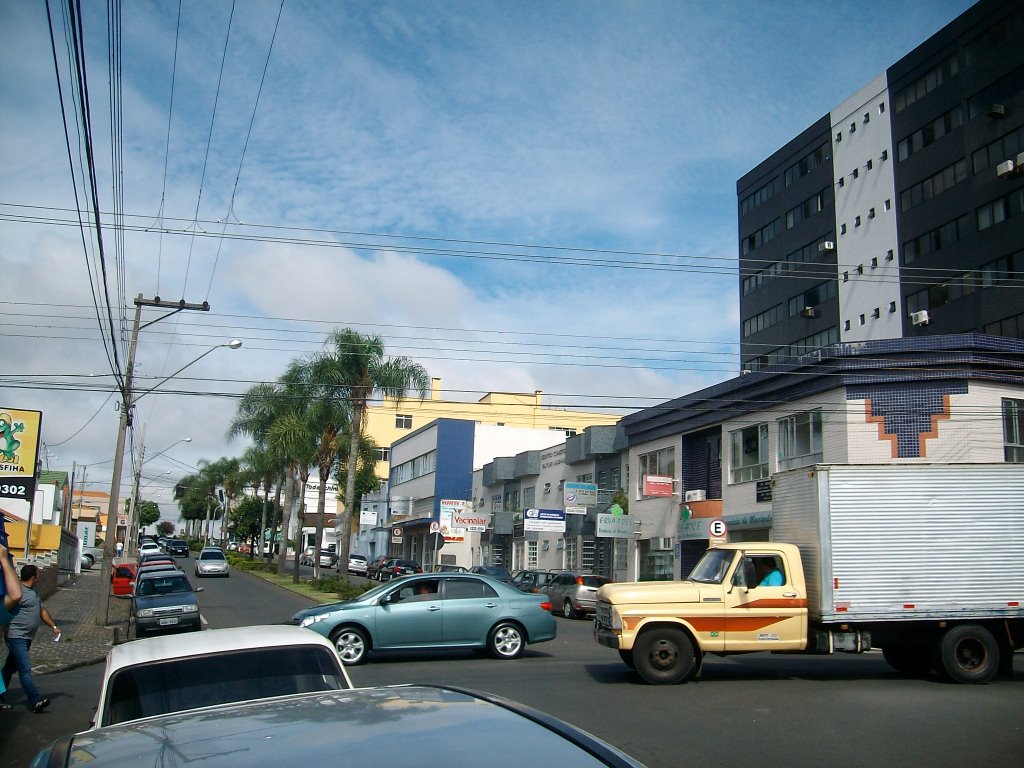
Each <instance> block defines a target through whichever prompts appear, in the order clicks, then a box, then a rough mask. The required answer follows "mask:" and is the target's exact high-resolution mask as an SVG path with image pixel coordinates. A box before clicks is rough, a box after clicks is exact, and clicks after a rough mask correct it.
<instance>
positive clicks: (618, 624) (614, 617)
mask: <svg viewBox="0 0 1024 768" xmlns="http://www.w3.org/2000/svg"><path fill="white" fill-rule="evenodd" d="M610 614H611V615H610V619H609V620H610V621H611V627H612V629H622V617H621V616H619V612H618V610H617V609H615V608H612V609H611V611H610Z"/></svg>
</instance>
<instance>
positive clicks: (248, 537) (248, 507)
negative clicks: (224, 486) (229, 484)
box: [231, 496, 264, 560]
mask: <svg viewBox="0 0 1024 768" xmlns="http://www.w3.org/2000/svg"><path fill="white" fill-rule="evenodd" d="M263 514H264V512H263V504H262V503H261V502H260V501H259V499H254V498H253V497H251V496H245V497H243V498H242V500H241V501H239V502H238V504H237V505H236V506H235V508H234V509H233V510H231V524H232V527H233V529H234V532H235V536H237V537H238V538H239V539H240V540H242V541H248V542H249V543H250V544H251V545H252V546H251V548H250V550H249V559H250V560H252V554H253V551H254V550H255V549H256V546H257V542H259V541H261V540H262V539H263V531H264V529H263V526H262V525H261V524H260V518H261V516H262V515H263Z"/></svg>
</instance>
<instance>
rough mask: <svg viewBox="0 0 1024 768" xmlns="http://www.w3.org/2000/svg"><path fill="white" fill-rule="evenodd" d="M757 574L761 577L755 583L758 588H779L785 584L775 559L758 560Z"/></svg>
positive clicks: (784, 578)
mask: <svg viewBox="0 0 1024 768" xmlns="http://www.w3.org/2000/svg"><path fill="white" fill-rule="evenodd" d="M758 573H760V575H761V580H760V581H759V582H757V586H759V587H781V586H782V585H783V584H785V583H786V577H785V576H783V575H782V570H781V569H780V568H779V564H778V563H777V562H776V560H775V558H764V557H763V558H759V559H758Z"/></svg>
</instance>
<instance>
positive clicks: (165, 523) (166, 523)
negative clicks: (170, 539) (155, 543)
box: [156, 520, 175, 536]
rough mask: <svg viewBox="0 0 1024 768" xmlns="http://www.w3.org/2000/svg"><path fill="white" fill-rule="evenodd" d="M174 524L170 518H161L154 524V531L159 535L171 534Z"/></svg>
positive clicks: (172, 533)
mask: <svg viewBox="0 0 1024 768" xmlns="http://www.w3.org/2000/svg"><path fill="white" fill-rule="evenodd" d="M174 530H175V526H174V523H172V522H171V521H170V520H161V521H160V522H159V523H157V524H156V532H157V534H158V535H160V536H173V535H174Z"/></svg>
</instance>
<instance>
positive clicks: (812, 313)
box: [800, 307, 818, 320]
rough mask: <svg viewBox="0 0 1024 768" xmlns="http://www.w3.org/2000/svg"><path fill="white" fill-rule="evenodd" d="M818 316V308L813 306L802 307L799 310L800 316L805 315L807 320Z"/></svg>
mask: <svg viewBox="0 0 1024 768" xmlns="http://www.w3.org/2000/svg"><path fill="white" fill-rule="evenodd" d="M817 316H818V310H816V309H815V308H814V307H804V308H803V309H801V310H800V317H806V318H807V319H808V320H813V319H814V318H816V317H817Z"/></svg>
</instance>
